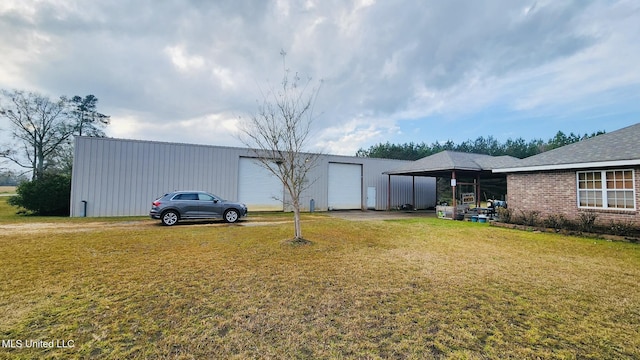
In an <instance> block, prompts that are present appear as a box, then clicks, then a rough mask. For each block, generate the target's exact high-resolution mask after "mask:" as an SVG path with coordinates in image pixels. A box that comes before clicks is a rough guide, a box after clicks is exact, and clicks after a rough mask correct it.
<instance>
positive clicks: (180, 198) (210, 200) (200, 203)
mask: <svg viewBox="0 0 640 360" xmlns="http://www.w3.org/2000/svg"><path fill="white" fill-rule="evenodd" d="M246 215H247V205H245V204H240V203H235V202H229V201H226V200H222V199H221V198H219V197H218V196H215V195H213V194H209V193H208V192H204V191H174V192H172V193H169V194H164V195H163V196H161V197H160V198H158V199H156V200H155V201H154V202H153V203H151V211H149V216H151V218H153V219H160V221H162V224H164V225H167V226H171V225H175V224H176V223H177V222H178V221H180V220H187V219H224V220H225V221H226V222H229V223H234V222H236V221H238V220H239V219H240V218H241V217H243V216H246Z"/></svg>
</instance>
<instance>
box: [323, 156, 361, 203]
mask: <svg viewBox="0 0 640 360" xmlns="http://www.w3.org/2000/svg"><path fill="white" fill-rule="evenodd" d="M329 209H333V210H347V209H362V165H360V164H340V163H329Z"/></svg>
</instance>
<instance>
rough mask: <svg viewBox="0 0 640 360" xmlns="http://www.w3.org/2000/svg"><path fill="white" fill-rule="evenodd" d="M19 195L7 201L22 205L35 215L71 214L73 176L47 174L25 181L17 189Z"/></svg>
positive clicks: (10, 203)
mask: <svg viewBox="0 0 640 360" xmlns="http://www.w3.org/2000/svg"><path fill="white" fill-rule="evenodd" d="M16 193H17V194H18V195H16V196H13V197H11V198H9V200H8V201H7V203H8V204H9V205H12V206H17V207H22V208H24V209H26V210H27V211H29V212H31V213H33V214H34V215H45V216H51V215H69V210H70V208H69V202H70V198H71V178H70V177H69V176H65V175H45V176H43V177H42V178H40V179H36V180H33V181H27V182H23V183H21V184H20V185H18V188H17V189H16Z"/></svg>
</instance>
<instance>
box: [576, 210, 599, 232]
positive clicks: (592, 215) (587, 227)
mask: <svg viewBox="0 0 640 360" xmlns="http://www.w3.org/2000/svg"><path fill="white" fill-rule="evenodd" d="M597 218H598V214H596V212H595V211H593V210H586V211H582V212H580V214H579V215H578V227H579V229H580V231H584V232H593V229H594V225H595V223H596V219H597Z"/></svg>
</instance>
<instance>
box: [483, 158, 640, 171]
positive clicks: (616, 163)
mask: <svg viewBox="0 0 640 360" xmlns="http://www.w3.org/2000/svg"><path fill="white" fill-rule="evenodd" d="M635 165H640V159H633V160H614V161H596V162H587V163H568V164H552V165H534V166H519V167H510V168H501V169H493V172H494V173H515V172H532V171H551V170H569V169H590V168H604V167H616V166H635Z"/></svg>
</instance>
